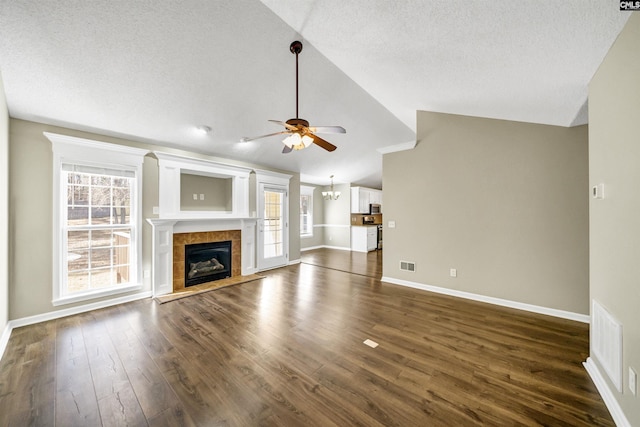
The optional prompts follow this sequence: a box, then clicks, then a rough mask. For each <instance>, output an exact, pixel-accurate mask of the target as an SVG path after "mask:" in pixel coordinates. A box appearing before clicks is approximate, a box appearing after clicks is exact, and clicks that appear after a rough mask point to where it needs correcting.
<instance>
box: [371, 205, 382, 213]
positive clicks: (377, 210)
mask: <svg viewBox="0 0 640 427" xmlns="http://www.w3.org/2000/svg"><path fill="white" fill-rule="evenodd" d="M379 213H382V212H381V206H380V205H379V204H377V203H369V215H373V214H379Z"/></svg>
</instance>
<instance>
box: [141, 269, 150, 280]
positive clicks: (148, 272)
mask: <svg viewBox="0 0 640 427" xmlns="http://www.w3.org/2000/svg"><path fill="white" fill-rule="evenodd" d="M142 277H144V278H145V279H148V278H149V277H151V271H150V270H144V271H143V272H142Z"/></svg>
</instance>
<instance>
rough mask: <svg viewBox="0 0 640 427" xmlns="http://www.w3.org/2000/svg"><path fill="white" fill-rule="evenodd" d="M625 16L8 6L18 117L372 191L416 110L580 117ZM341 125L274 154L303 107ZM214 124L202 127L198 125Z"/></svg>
mask: <svg viewBox="0 0 640 427" xmlns="http://www.w3.org/2000/svg"><path fill="white" fill-rule="evenodd" d="M628 17H629V12H621V11H619V4H618V2H616V1H612V0H606V1H605V0H565V1H563V2H558V1H555V0H542V1H536V2H513V1H505V0H494V1H484V0H471V1H465V2H451V1H441V0H434V1H427V0H422V1H420V0H394V1H390V0H355V1H354V0H350V1H344V0H341V1H338V0H307V1H305V0H262V1H258V0H214V1H206V0H181V1H175V0H154V1H130V0H127V1H124V0H104V1H99V0H92V1H83V0H57V1H36V0H32V1H25V0H0V72H1V73H2V78H3V82H4V86H5V92H6V97H7V103H8V107H9V113H10V115H11V117H14V118H19V119H25V120H33V121H38V122H43V123H48V124H55V125H61V126H65V127H69V128H74V129H79V130H87V131H93V132H97V133H100V134H106V135H112V136H119V137H124V138H128V139H133V140H137V141H143V142H153V143H155V144H160V145H164V146H168V147H176V148H184V149H187V150H190V151H194V152H200V153H206V154H211V155H215V156H220V157H226V158H230V159H236V160H242V161H246V162H251V163H257V164H261V165H265V166H269V167H275V168H279V169H284V170H290V171H296V172H300V173H301V174H302V180H303V181H306V182H312V183H319V184H325V183H328V181H329V175H335V180H336V182H351V183H354V184H359V185H365V186H372V187H379V186H380V185H381V172H382V154H381V153H380V150H384V149H385V147H390V146H395V145H402V144H406V143H412V142H415V129H416V123H415V118H416V111H417V110H427V111H437V112H445V113H453V114H462V115H471V116H480V117H489V118H497V119H505V120H516V121H524V122H532V123H543V124H550V125H558V126H574V125H579V124H584V123H586V121H587V89H588V83H589V81H590V79H591V77H592V76H593V74H594V73H595V71H596V69H597V67H598V66H599V64H600V63H601V61H602V59H603V58H604V56H605V54H606V52H607V50H608V49H609V47H610V46H611V44H612V43H613V41H614V40H615V38H616V37H617V35H618V34H619V32H620V30H621V29H622V27H623V26H624V24H625V22H626V20H627V18H628ZM293 40H301V41H302V42H303V43H304V48H303V51H302V53H301V54H300V57H299V61H300V108H299V110H300V116H301V117H303V118H305V119H307V120H309V122H310V123H311V125H341V126H343V127H345V128H346V130H347V133H346V134H344V135H322V136H323V137H325V139H327V140H329V141H331V142H332V143H334V144H335V145H337V146H338V149H337V150H336V151H334V152H332V153H329V152H326V151H324V150H322V149H320V148H319V147H316V146H311V147H310V148H308V149H305V150H302V151H296V152H293V153H290V154H282V153H281V151H282V143H281V142H280V141H281V140H282V138H281V137H280V136H274V137H270V138H267V139H262V140H257V141H252V142H244V143H243V142H240V140H241V138H242V137H251V136H256V135H261V134H267V133H272V132H277V131H279V130H281V129H280V128H279V127H278V126H277V125H275V124H273V123H270V122H268V121H267V120H268V119H275V120H282V121H285V120H287V119H290V118H293V117H294V116H295V56H294V55H292V54H291V52H290V51H289V44H290V43H291V42H292V41H293ZM199 125H206V126H209V127H211V129H212V131H211V132H210V133H209V134H208V135H204V136H203V135H198V134H197V133H196V132H195V131H194V130H195V127H196V126H199Z"/></svg>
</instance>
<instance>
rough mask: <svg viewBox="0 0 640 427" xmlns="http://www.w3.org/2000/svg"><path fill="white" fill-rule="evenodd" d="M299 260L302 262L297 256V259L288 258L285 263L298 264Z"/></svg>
mask: <svg viewBox="0 0 640 427" xmlns="http://www.w3.org/2000/svg"><path fill="white" fill-rule="evenodd" d="M301 262H302V260H300V259H299V258H298V259H293V260H290V261H289V262H288V263H287V265H296V264H300V263H301Z"/></svg>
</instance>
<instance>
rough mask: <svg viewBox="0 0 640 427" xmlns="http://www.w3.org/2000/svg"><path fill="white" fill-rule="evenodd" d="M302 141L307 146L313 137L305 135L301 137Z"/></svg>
mask: <svg viewBox="0 0 640 427" xmlns="http://www.w3.org/2000/svg"><path fill="white" fill-rule="evenodd" d="M302 143H303V144H304V146H305V147H308V146H310V145H311V144H312V143H313V138H311V137H310V136H309V135H305V136H303V137H302Z"/></svg>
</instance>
